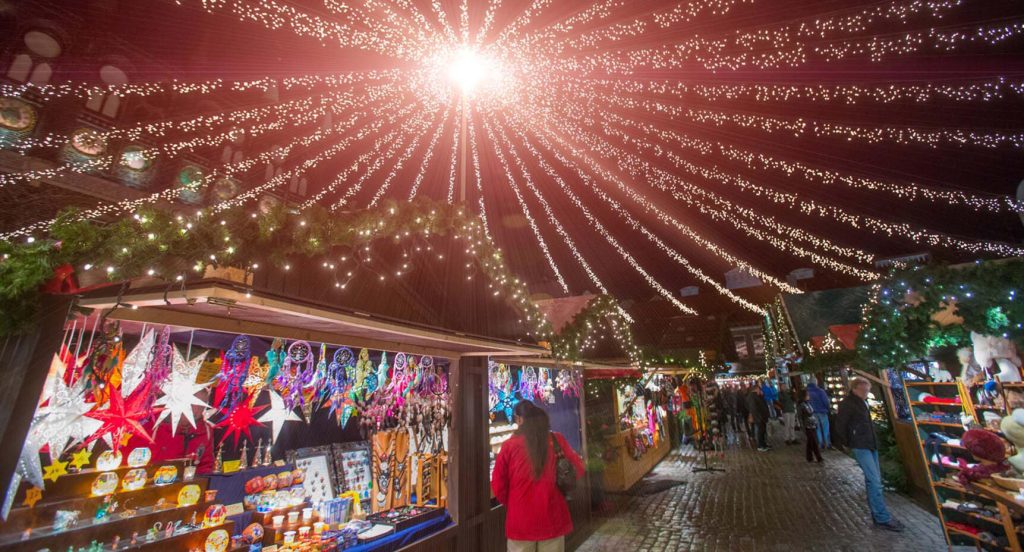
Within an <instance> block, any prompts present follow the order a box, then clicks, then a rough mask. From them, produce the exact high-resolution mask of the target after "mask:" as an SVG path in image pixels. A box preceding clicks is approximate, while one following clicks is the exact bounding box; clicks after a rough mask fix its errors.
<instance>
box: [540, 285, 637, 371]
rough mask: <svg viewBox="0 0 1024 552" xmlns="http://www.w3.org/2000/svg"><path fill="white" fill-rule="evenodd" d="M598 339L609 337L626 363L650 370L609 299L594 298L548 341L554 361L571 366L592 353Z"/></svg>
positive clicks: (620, 314)
mask: <svg viewBox="0 0 1024 552" xmlns="http://www.w3.org/2000/svg"><path fill="white" fill-rule="evenodd" d="M603 332H608V333H607V334H605V333H603ZM602 337H612V338H613V339H614V340H615V342H616V343H618V344H619V346H620V347H621V348H622V351H623V352H624V353H625V354H626V356H627V358H629V361H630V362H631V363H633V364H635V365H636V366H638V367H639V368H640V369H641V370H646V369H647V368H648V367H650V366H651V363H650V362H649V361H648V360H646V358H645V356H644V354H643V351H641V350H640V347H638V346H637V344H636V341H635V340H634V339H633V332H632V330H631V329H630V327H629V321H628V320H627V319H626V317H625V316H624V315H623V312H622V310H621V307H620V306H619V303H618V302H617V301H616V300H615V298H614V297H612V296H610V295H598V296H596V297H594V298H593V299H591V300H590V302H588V303H587V306H586V307H584V308H583V310H581V311H580V312H578V313H576V316H575V317H573V319H572V321H571V322H569V323H568V324H566V325H565V327H563V328H562V331H560V332H559V333H558V335H557V336H556V337H555V338H554V339H552V341H551V351H552V354H553V356H554V357H555V358H558V359H561V360H567V361H571V362H575V361H578V360H580V359H582V358H583V355H584V354H585V353H586V352H587V351H588V350H590V349H593V348H594V347H595V346H596V345H597V341H598V340H599V339H600V338H602Z"/></svg>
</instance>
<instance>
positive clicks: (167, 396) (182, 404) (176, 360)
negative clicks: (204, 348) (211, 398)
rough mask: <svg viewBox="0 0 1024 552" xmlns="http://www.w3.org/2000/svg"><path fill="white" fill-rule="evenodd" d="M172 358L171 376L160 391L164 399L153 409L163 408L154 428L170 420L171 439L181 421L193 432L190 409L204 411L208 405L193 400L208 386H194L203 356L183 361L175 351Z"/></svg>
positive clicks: (194, 421) (193, 425)
mask: <svg viewBox="0 0 1024 552" xmlns="http://www.w3.org/2000/svg"><path fill="white" fill-rule="evenodd" d="M172 356H173V363H172V364H173V366H172V369H171V375H170V377H168V378H167V379H166V380H165V381H164V382H163V383H162V384H160V391H161V392H163V395H162V396H160V398H158V399H157V400H156V401H155V402H154V403H153V406H157V407H162V408H163V411H162V412H161V413H160V416H158V417H157V419H156V423H155V424H153V427H156V426H158V425H160V423H161V422H163V421H164V420H165V419H167V418H170V421H171V435H172V436H173V435H175V433H176V431H177V430H178V424H179V423H180V421H181V419H182V418H185V419H186V420H188V423H189V425H190V426H192V427H193V428H194V427H196V419H195V415H194V414H193V410H192V407H194V406H199V407H202V408H204V409H205V408H209V407H210V405H208V404H206V402H205V401H203V400H202V399H200V398H199V397H197V396H196V393H198V392H200V391H202V390H203V389H205V388H206V387H207V386H208V385H209V383H205V384H204V383H196V376H197V375H199V368H200V367H201V366H202V364H203V361H204V360H205V359H206V353H203V354H201V355H199V356H197V357H196V358H194V359H192V360H189V361H186V360H185V358H184V357H183V356H181V353H179V352H178V349H176V348H175V349H174V352H173V353H172Z"/></svg>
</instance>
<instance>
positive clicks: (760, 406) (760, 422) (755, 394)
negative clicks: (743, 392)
mask: <svg viewBox="0 0 1024 552" xmlns="http://www.w3.org/2000/svg"><path fill="white" fill-rule="evenodd" d="M747 411H748V412H750V418H751V420H752V421H753V422H754V434H755V435H756V436H757V450H758V452H768V451H769V450H771V449H769V448H768V418H769V417H770V416H771V415H770V414H769V412H768V403H767V402H765V400H764V391H762V390H761V386H760V385H754V386H753V387H752V388H751V389H750V392H749V393H747Z"/></svg>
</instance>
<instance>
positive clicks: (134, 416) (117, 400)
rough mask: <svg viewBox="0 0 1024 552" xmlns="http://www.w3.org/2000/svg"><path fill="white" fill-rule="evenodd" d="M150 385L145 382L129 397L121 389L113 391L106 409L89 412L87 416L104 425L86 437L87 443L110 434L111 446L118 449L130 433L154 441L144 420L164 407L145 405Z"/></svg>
mask: <svg viewBox="0 0 1024 552" xmlns="http://www.w3.org/2000/svg"><path fill="white" fill-rule="evenodd" d="M148 386H149V383H148V382H146V383H144V384H143V385H142V387H141V388H139V389H138V390H136V392H135V393H134V394H133V395H131V396H130V397H128V398H127V399H125V398H124V397H123V396H122V395H121V392H120V391H111V392H110V399H109V400H108V401H107V408H106V409H105V410H99V411H96V410H93V411H91V412H87V413H86V414H85V415H86V416H88V417H89V418H92V419H94V420H99V421H100V422H101V424H102V425H101V426H100V428H99V429H98V430H96V432H95V433H93V434H92V435H90V436H89V438H88V439H86V441H85V442H86V444H88V443H91V442H93V441H95V440H96V439H99V438H100V437H103V436H109V437H110V443H111V448H113V449H114V450H118V449H120V447H121V445H122V442H123V438H125V437H126V436H127V435H128V434H132V435H138V436H139V437H141V438H143V439H145V440H146V441H148V442H150V443H152V442H153V436H152V435H150V434H149V432H148V431H146V428H145V427H143V425H142V420H143V419H145V418H147V417H148V416H150V415H151V414H158V413H159V412H160V411H161V410H162V409H160V408H156V407H154V408H152V409H149V410H147V409H146V408H145V407H144V404H145V401H146V399H147V397H148V395H149V389H148Z"/></svg>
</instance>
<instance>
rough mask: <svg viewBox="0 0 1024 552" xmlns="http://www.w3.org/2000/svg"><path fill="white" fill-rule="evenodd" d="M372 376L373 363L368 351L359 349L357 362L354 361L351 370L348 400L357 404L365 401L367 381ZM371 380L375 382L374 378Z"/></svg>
mask: <svg viewBox="0 0 1024 552" xmlns="http://www.w3.org/2000/svg"><path fill="white" fill-rule="evenodd" d="M372 374H374V368H373V362H371V361H370V351H368V350H366V349H360V351H359V360H357V361H356V365H355V366H354V367H353V370H352V375H353V377H352V382H351V383H352V390H351V391H350V392H349V398H351V399H352V400H353V401H355V402H357V403H362V402H364V401H365V400H366V392H367V383H368V382H367V380H368V379H369V376H371V375H372ZM373 379H374V380H376V379H377V378H376V376H374V378H373Z"/></svg>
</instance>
